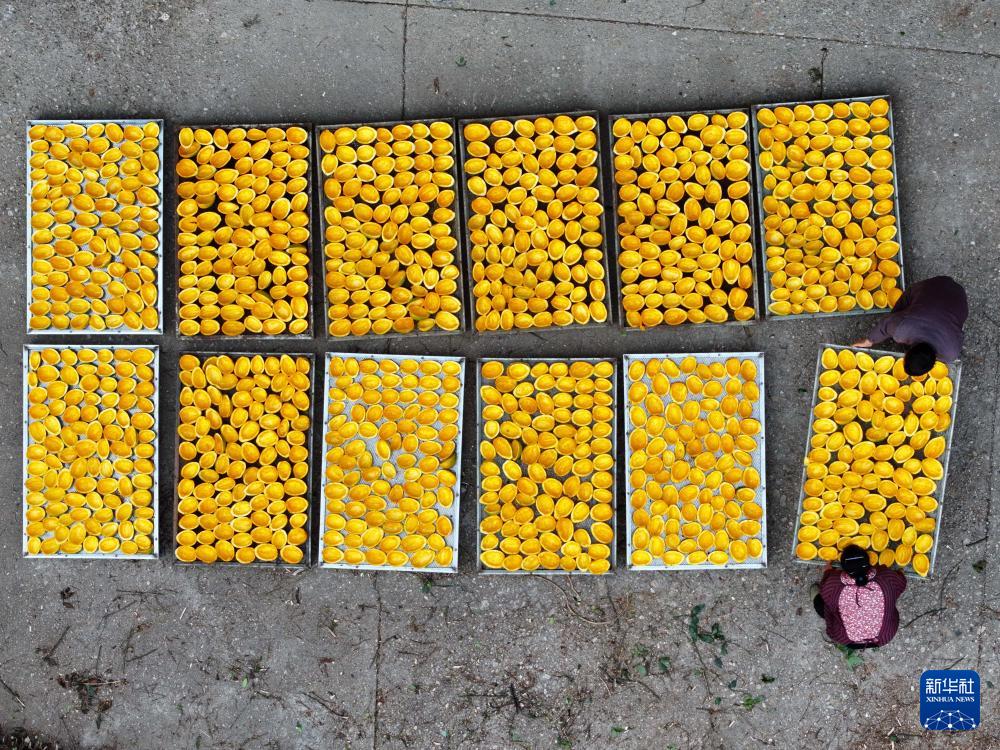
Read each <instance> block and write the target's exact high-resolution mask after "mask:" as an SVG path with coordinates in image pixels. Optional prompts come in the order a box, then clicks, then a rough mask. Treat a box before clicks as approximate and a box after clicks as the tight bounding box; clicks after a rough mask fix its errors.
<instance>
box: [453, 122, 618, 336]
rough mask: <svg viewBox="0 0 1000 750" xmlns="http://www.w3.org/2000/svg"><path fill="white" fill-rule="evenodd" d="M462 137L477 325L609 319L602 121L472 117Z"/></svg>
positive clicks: (495, 327)
mask: <svg viewBox="0 0 1000 750" xmlns="http://www.w3.org/2000/svg"><path fill="white" fill-rule="evenodd" d="M463 135H464V138H465V143H464V147H465V188H466V190H467V191H468V192H469V193H470V198H469V199H470V204H469V213H468V228H469V233H470V235H469V236H470V239H471V242H472V250H471V254H472V283H473V287H472V296H473V299H474V301H475V325H476V330H477V331H510V330H513V329H526V328H550V327H552V326H568V325H572V324H580V325H582V324H586V323H592V322H593V323H603V322H605V321H607V319H608V308H607V297H608V288H607V283H606V279H605V276H606V274H605V268H604V262H605V256H604V250H603V248H604V234H603V232H602V226H601V219H602V216H603V215H604V207H603V206H602V205H601V180H600V154H599V152H598V148H597V138H598V136H597V120H596V119H595V118H594V117H592V116H590V115H581V116H578V117H575V118H574V117H570V116H568V115H556V116H555V117H553V118H551V119H550V118H548V117H536V118H534V119H531V120H529V119H518V120H514V121H511V120H504V119H500V120H493V121H491V122H472V123H469V124H467V125H466V126H465V128H464V130H463Z"/></svg>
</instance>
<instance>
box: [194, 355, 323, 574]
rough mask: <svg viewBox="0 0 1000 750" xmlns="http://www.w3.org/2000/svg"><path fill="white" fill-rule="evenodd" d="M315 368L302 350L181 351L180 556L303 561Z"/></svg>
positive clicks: (198, 559)
mask: <svg viewBox="0 0 1000 750" xmlns="http://www.w3.org/2000/svg"><path fill="white" fill-rule="evenodd" d="M311 369H312V363H311V361H310V359H309V358H308V357H305V356H301V355H287V354H281V355H261V354H256V355H228V354H212V355H206V354H182V355H181V357H180V384H181V390H180V396H179V402H180V412H179V414H178V427H177V439H178V443H177V456H178V458H179V459H180V461H179V467H180V468H179V474H178V477H177V527H178V528H179V529H180V531H179V532H178V533H177V547H176V550H175V554H176V555H177V559H178V560H180V561H181V562H186V563H189V562H203V563H214V562H216V561H217V560H218V561H221V562H231V561H232V560H236V562H239V563H244V564H246V563H252V562H255V561H260V562H263V563H269V562H275V561H277V560H278V559H279V558H280V559H281V561H282V562H284V563H288V564H289V565H296V564H298V563H301V562H302V559H303V557H304V554H305V551H306V550H307V545H308V543H309V528H308V520H309V516H308V513H309V450H310V447H309V436H310V429H309V428H310V415H311V413H312V412H311V411H310V406H311V398H310V385H311V379H310V370H311Z"/></svg>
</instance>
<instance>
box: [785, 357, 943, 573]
mask: <svg viewBox="0 0 1000 750" xmlns="http://www.w3.org/2000/svg"><path fill="white" fill-rule="evenodd" d="M820 364H821V366H822V367H821V371H820V373H819V380H818V382H817V385H816V388H817V390H816V398H815V401H814V404H815V405H814V407H813V421H812V438H811V439H810V443H809V450H808V452H807V453H806V458H805V472H804V484H803V500H802V513H801V515H800V516H799V528H798V532H797V545H796V547H795V554H796V556H797V557H799V558H800V559H802V560H813V559H815V558H819V559H820V560H827V561H829V560H836V559H838V558H839V557H840V550H842V549H843V548H844V547H846V546H847V545H849V544H857V545H859V546H860V547H863V548H864V549H866V550H869V556H870V557H871V559H872V563H873V564H874V563H876V562H877V563H880V564H882V565H886V566H889V565H896V566H899V567H900V568H911V569H912V570H914V571H915V572H916V573H918V574H919V575H921V576H926V575H927V573H928V572H929V570H930V557H929V555H930V553H931V551H932V550H933V548H934V541H935V540H934V533H935V530H936V528H937V521H936V518H935V515H934V513H935V511H936V510H937V508H938V504H939V499H938V497H937V495H938V484H939V483H940V482H943V481H944V466H943V465H942V463H941V461H940V458H941V456H942V455H943V454H944V453H945V451H946V450H947V448H948V446H947V443H946V436H945V435H944V434H943V433H946V432H947V430H948V427H949V425H950V424H951V420H952V410H953V408H954V397H953V392H954V384H953V383H952V380H951V377H949V371H948V366H947V365H945V364H944V363H942V362H938V363H937V364H935V365H934V368H933V369H932V370H931V371H930V373H928V375H926V376H922V377H918V378H911V377H910V376H908V375H907V374H906V372H905V371H904V370H903V359H902V357H897V356H894V355H892V354H882V355H881V356H879V357H878V359H873V357H872V355H871V354H868V353H867V352H864V351H855V350H852V349H848V348H841V349H833V348H826V349H824V350H823V353H822V355H821V358H820Z"/></svg>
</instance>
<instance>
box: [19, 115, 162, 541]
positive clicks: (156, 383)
mask: <svg viewBox="0 0 1000 750" xmlns="http://www.w3.org/2000/svg"><path fill="white" fill-rule="evenodd" d="M74 122H79V120H75V121H74ZM54 348H56V347H55V346H54V345H50V344H26V345H25V346H24V353H23V360H24V367H23V373H22V377H23V384H22V388H21V390H22V415H23V419H24V422H23V428H22V445H21V462H22V464H21V554H22V555H23V556H24V557H26V558H29V559H31V560H110V559H118V560H155V559H156V558H157V557H158V556H159V554H160V482H159V473H160V434H161V425H160V347H159V346H156V345H155V344H93V345H87V344H60V345H59V347H58V348H60V349H71V350H73V351H80V350H81V349H149V350H150V351H151V352H153V362H152V367H153V423H154V427H155V431H156V438H155V439H154V440H153V459H152V460H153V486H152V487H150V490H149V491H150V492H151V493H152V494H153V533H152V534H151V535H150V536H151V537H152V540H153V546H152V548H151V549H150V551H149V552H148V553H147V554H145V555H126V554H123V553H122V551H121V549H120V548H119V549H118V550H116V551H115V552H111V553H105V552H78V553H77V554H75V555H66V554H62V553H56V554H54V555H41V554H39V555H29V554H28V535H27V534H25V533H24V529H25V525H26V524H27V519H26V518H25V515H24V514H25V512H26V511H27V509H28V504H27V502H25V498H24V483H25V482H27V480H28V464H27V460H28V459H27V451H28V445H29V441H28V368H29V363H28V356H29V355H30V354H31V352H33V351H41V350H42V349H54Z"/></svg>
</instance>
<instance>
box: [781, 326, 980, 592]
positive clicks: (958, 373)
mask: <svg viewBox="0 0 1000 750" xmlns="http://www.w3.org/2000/svg"><path fill="white" fill-rule="evenodd" d="M825 349H833V350H835V351H841V350H846V351H852V352H864V353H865V354H869V355H871V357H872V359H878V358H879V357H883V356H885V355H889V356H890V357H896V358H897V359H898V358H899V357H901V356H902V354H901V353H900V352H892V351H888V350H885V349H862V348H860V347H857V346H843V345H841V344H820V345H819V351H818V352H817V353H816V376H815V378H814V379H813V389H812V400H811V403H810V406H809V431H808V433H807V434H806V447H805V452H804V454H803V461H802V463H803V466H802V479H801V481H800V482H799V499H798V503H797V505H796V506H795V530H794V532H792V545H791V553H792V560H793V561H794V562H796V563H799V564H802V565H811V566H819V565H825V564H826V563H825V561H823V560H820V559H819V558H818V557H817V558H815V559H813V560H802V559H801V558H799V556H798V555H796V554H795V548H796V547H797V546H798V544H799V529H801V528H802V501H803V500H804V499H805V496H806V493H805V482H806V467H805V460H806V458H807V457H808V455H809V451H810V449H811V447H812V438H813V435H815V434H816V433H815V432H814V431H813V427H812V423H813V419H814V417H813V409H815V408H816V404H817V403H819V397H818V393H817V392H818V391H819V376H820V373H821V372H823V351H824V350H825ZM948 376H949V377H950V378H951V380H952V384H953V385H952V394H951V398H952V404H951V411H950V412H949V416H950V417H951V422H950V423H949V425H948V429H947V430H946V431H945V433H944V443H945V449H944V453H943V454H941V466H942V468H943V469H944V475H943V476H942V477H941V481H940V482H939V483H938V490H937V492H936V493H934V499H935V500H937V502H938V507H937V510H936V511H935V514H936V515H934V516H933V517H934V518H935V520H936V521H937V525H936V526H935V528H934V546H933V547H931V551H930V556H929V557H930V568H928V570H927V575H926V576H921V575H920V574H918V573H917V572H916V571H915V570H913V567H912V566H910V565H908V566H907V567H905V568H902V569H901V568H898V567H894V568H893V569H894V570H900V571H901V572H902V573H903V574H904V575H906V577H907V578H910V579H914V580H930V579H931V578H932V577H933V576H934V563H935V562H936V561H937V551H938V542H939V541H940V539H941V520H942V513H943V511H944V490H945V485H946V484H947V482H948V461H949V459H950V458H951V436H952V432H954V430H955V417H956V416H957V415H958V386H959V381H960V380H961V377H962V361H961V360H958V359H956V360H955V361H954V362H952V363H951V364H949V365H948Z"/></svg>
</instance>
